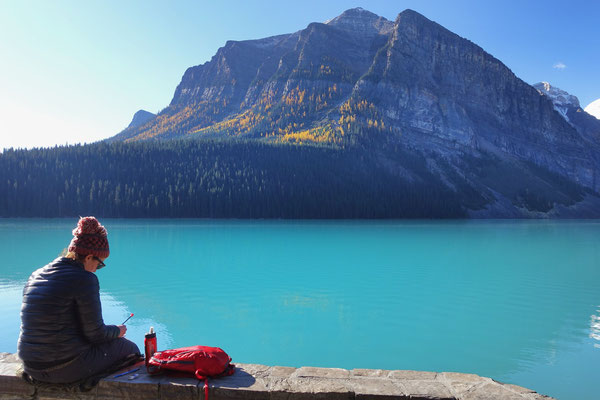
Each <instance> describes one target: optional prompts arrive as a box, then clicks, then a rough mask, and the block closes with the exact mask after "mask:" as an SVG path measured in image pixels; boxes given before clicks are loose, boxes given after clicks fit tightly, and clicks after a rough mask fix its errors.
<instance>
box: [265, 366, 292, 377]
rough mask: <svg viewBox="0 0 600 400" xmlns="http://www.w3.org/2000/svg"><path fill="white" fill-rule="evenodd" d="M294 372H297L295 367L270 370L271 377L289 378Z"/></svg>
mask: <svg viewBox="0 0 600 400" xmlns="http://www.w3.org/2000/svg"><path fill="white" fill-rule="evenodd" d="M294 372H296V368H293V367H272V368H271V369H270V370H269V377H270V378H289V377H290V376H291V375H292V374H293V373H294Z"/></svg>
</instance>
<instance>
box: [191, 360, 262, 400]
mask: <svg viewBox="0 0 600 400" xmlns="http://www.w3.org/2000/svg"><path fill="white" fill-rule="evenodd" d="M208 385H209V388H210V392H209V394H210V398H211V399H215V400H217V399H240V400H242V399H243V400H268V399H269V390H268V388H267V386H266V385H265V383H264V380H263V378H258V377H254V376H252V375H251V374H249V373H248V372H246V371H244V370H241V369H238V368H236V371H235V373H234V374H233V375H231V376H225V377H222V378H215V379H209V380H208ZM199 388H200V393H201V397H202V398H203V396H204V390H202V388H203V383H201V384H200V386H199Z"/></svg>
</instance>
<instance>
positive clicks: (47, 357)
mask: <svg viewBox="0 0 600 400" xmlns="http://www.w3.org/2000/svg"><path fill="white" fill-rule="evenodd" d="M118 336H119V328H118V327H116V326H115V325H104V321H103V319H102V306H101V305H100V286H99V285H98V278H97V277H96V274H94V273H92V272H88V271H86V270H85V269H84V268H83V264H81V263H80V262H77V261H74V260H71V259H68V258H58V259H56V260H54V261H53V262H52V263H50V264H48V265H46V266H45V267H43V268H40V269H38V270H37V271H35V272H34V273H33V274H31V276H30V277H29V280H28V281H27V284H26V285H25V288H24V289H23V305H22V306H21V334H20V335H19V344H18V354H19V357H20V358H21V359H22V360H23V361H24V362H25V365H26V366H30V367H31V368H40V369H42V368H47V367H50V366H53V365H60V364H63V363H64V362H66V361H69V360H72V359H74V358H76V357H77V356H78V355H80V354H81V353H83V352H85V351H87V350H88V349H89V348H90V347H91V346H92V344H94V343H101V342H105V341H107V340H111V339H116V338H117V337H118Z"/></svg>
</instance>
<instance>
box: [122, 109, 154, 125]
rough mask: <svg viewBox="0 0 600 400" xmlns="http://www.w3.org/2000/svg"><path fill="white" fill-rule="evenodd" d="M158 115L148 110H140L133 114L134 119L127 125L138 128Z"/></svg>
mask: <svg viewBox="0 0 600 400" xmlns="http://www.w3.org/2000/svg"><path fill="white" fill-rule="evenodd" d="M154 117H156V114H152V113H151V112H148V111H146V110H139V111H138V112H136V113H135V114H134V115H133V119H132V120H131V122H130V123H129V125H128V126H127V129H129V128H136V127H138V126H140V125H144V124H145V123H146V122H148V121H150V120H151V119H152V118H154Z"/></svg>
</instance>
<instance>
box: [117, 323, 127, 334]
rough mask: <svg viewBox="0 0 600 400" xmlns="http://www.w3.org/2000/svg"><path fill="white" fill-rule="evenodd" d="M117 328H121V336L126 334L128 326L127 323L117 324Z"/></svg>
mask: <svg viewBox="0 0 600 400" xmlns="http://www.w3.org/2000/svg"><path fill="white" fill-rule="evenodd" d="M117 328H119V337H123V336H125V334H126V333H127V327H126V326H125V325H117Z"/></svg>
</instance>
